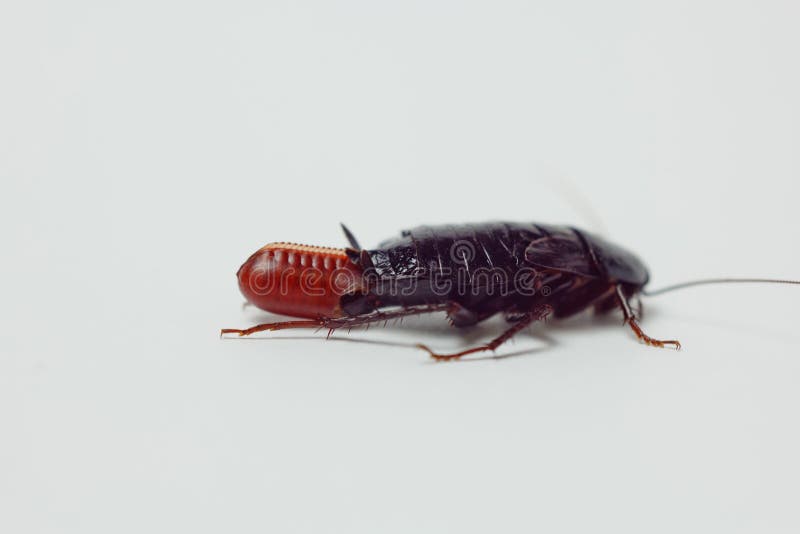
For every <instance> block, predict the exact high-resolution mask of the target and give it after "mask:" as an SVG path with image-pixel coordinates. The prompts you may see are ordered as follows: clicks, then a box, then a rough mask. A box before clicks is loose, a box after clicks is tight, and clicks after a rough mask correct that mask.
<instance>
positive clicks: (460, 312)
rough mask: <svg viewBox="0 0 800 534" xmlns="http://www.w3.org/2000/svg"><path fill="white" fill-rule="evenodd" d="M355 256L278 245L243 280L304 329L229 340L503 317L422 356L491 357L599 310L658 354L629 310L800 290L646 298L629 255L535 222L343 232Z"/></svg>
mask: <svg viewBox="0 0 800 534" xmlns="http://www.w3.org/2000/svg"><path fill="white" fill-rule="evenodd" d="M342 230H343V231H344V234H345V237H346V238H347V241H348V242H349V244H350V246H349V247H347V248H341V249H340V248H327V247H316V246H308V245H298V244H293V243H285V242H280V243H271V244H268V245H266V246H264V247H263V248H261V249H259V250H258V251H257V252H255V253H254V254H253V255H252V256H250V258H249V259H248V260H247V261H246V262H245V263H244V264H243V265H242V266H241V268H240V269H239V271H238V273H237V278H238V280H239V288H240V290H241V292H242V294H243V295H244V296H245V298H246V299H247V301H248V302H250V303H251V304H253V305H255V306H257V307H258V308H261V309H263V310H266V311H270V312H274V313H278V314H283V315H289V316H293V317H297V318H299V319H298V320H291V321H282V322H273V323H266V324H259V325H257V326H253V327H251V328H247V329H244V330H239V329H232V328H226V329H223V330H222V331H221V333H222V334H238V335H240V336H246V335H250V334H253V333H255V332H262V331H275V330H285V329H293V328H324V329H328V335H330V334H331V333H332V332H333V331H334V330H336V329H339V328H343V327H345V328H350V327H354V326H359V325H366V324H370V323H375V322H385V321H389V320H392V319H398V318H402V317H407V316H411V315H419V314H424V313H431V312H439V311H443V312H445V313H446V315H447V318H448V320H449V321H450V323H451V324H452V325H453V326H456V327H467V326H471V325H474V324H476V323H478V322H480V321H483V320H485V319H488V318H489V317H492V316H494V315H496V314H498V313H499V314H503V315H504V316H505V318H506V320H507V321H508V322H509V323H510V326H509V327H508V329H507V330H505V331H504V332H503V333H502V334H500V335H499V336H497V337H496V338H495V339H493V340H491V341H489V342H488V343H486V344H484V345H479V346H476V347H472V348H468V349H466V350H462V351H459V352H454V353H452V354H440V353H437V352H434V351H433V350H431V349H430V348H428V347H427V346H425V345H418V346H419V347H420V348H421V349H424V350H425V351H427V352H428V353H429V354H430V355H431V356H432V357H433V358H435V359H437V360H450V359H457V358H460V357H462V356H465V355H467V354H473V353H477V352H482V351H495V350H496V349H497V348H498V347H499V346H500V345H502V344H503V343H504V342H506V341H508V340H509V339H511V338H512V337H513V336H514V335H515V334H517V333H518V332H519V331H521V330H523V329H525V328H526V327H527V326H528V325H530V324H531V323H533V322H534V321H538V320H543V319H545V318H547V317H550V316H552V317H555V318H566V317H570V316H572V315H575V314H577V313H579V312H582V311H584V310H586V309H589V308H593V309H594V310H595V312H597V313H607V312H610V311H612V310H616V309H619V310H621V312H622V315H623V318H624V324H627V325H628V326H629V327H630V328H631V329H632V330H633V333H634V334H635V335H636V337H637V338H638V339H639V340H640V341H641V342H643V343H645V344H647V345H651V346H655V347H667V346H670V347H674V348H675V349H680V348H681V344H680V342H679V341H678V340H675V339H656V338H653V337H650V336H649V335H647V334H646V333H645V332H644V331H643V330H642V327H641V326H640V324H639V318H638V314H637V312H636V311H635V308H634V306H633V305H632V300H633V299H634V298H635V297H637V296H638V295H640V294H644V295H655V294H661V293H665V292H667V291H672V290H675V289H680V288H684V287H689V286H693V285H699V284H711V283H726V282H768V283H786V284H800V281H794V280H774V279H761V278H719V279H704V280H696V281H692V282H686V283H683V284H677V285H675V286H670V287H666V288H663V289H661V290H658V291H653V292H649V293H648V292H646V291H645V289H644V288H645V285H646V284H647V282H648V280H649V273H648V271H647V268H646V267H645V265H644V263H642V261H641V260H640V259H639V258H638V257H636V256H635V255H634V254H632V253H631V252H629V251H628V250H626V249H624V248H622V247H620V246H618V245H616V244H614V243H611V242H609V241H607V240H606V239H604V238H602V237H599V236H597V235H594V234H592V233H589V232H587V231H584V230H579V229H577V228H573V227H569V226H556V225H546V224H537V223H510V222H489V223H484V224H465V225H444V226H419V227H417V228H413V229H411V230H405V231H403V232H401V234H400V236H399V237H396V238H394V239H390V240H388V241H385V242H383V243H381V244H380V245H379V246H378V248H375V249H364V248H362V247H361V246H360V245H359V244H358V241H357V240H356V239H355V237H354V236H353V234H352V232H350V231H349V230H348V229H347V227H346V226H344V225H342Z"/></svg>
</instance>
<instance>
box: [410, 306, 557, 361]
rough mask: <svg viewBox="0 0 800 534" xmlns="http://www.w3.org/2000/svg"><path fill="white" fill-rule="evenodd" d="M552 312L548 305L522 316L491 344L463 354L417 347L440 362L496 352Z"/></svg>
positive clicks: (422, 346) (425, 346)
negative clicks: (516, 335)
mask: <svg viewBox="0 0 800 534" xmlns="http://www.w3.org/2000/svg"><path fill="white" fill-rule="evenodd" d="M552 311H553V308H551V307H550V306H548V305H543V306H540V307H538V308H536V309H535V310H533V311H531V312H528V313H525V314H523V315H522V316H520V317H519V320H517V321H516V322H515V323H514V324H512V325H511V327H510V328H509V329H508V330H506V331H505V332H503V333H502V334H500V335H499V336H497V337H496V338H494V339H493V340H491V341H490V342H489V343H486V344H485V345H480V346H478V347H473V348H471V349H466V350H462V351H461V352H454V353H452V354H439V353H437V352H433V351H432V350H431V349H430V348H428V346H427V345H423V344H422V343H419V344H418V345H417V347H419V348H421V349H422V350H424V351H426V352H427V353H428V354H430V356H431V358H433V359H434V360H439V361H445V360H457V359H458V358H461V357H462V356H466V355H467V354H475V353H476V352H485V351H487V350H490V351H492V352H494V351H495V350H497V348H498V347H499V346H500V345H502V344H503V343H505V342H506V341H508V340H509V339H511V338H512V337H514V335H515V334H517V332H519V331H521V330H524V329H525V328H527V327H528V325H530V324H531V323H532V322H534V321H538V320H541V319H544V318H545V317H547V316H548V315H549V314H550V313H552Z"/></svg>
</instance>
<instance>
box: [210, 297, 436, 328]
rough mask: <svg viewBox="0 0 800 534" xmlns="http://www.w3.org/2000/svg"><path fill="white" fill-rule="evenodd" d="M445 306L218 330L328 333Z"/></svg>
mask: <svg viewBox="0 0 800 534" xmlns="http://www.w3.org/2000/svg"><path fill="white" fill-rule="evenodd" d="M447 309H448V308H447V304H434V305H429V306H415V307H411V308H403V309H400V310H393V311H388V312H374V313H369V314H364V315H354V316H352V317H320V318H319V319H300V320H295V321H280V322H276V323H264V324H259V325H256V326H252V327H250V328H245V329H244V330H239V329H238V328H223V329H222V330H220V335H224V334H238V335H239V336H249V335H250V334H255V333H256V332H274V331H276V330H287V329H292V328H327V329H328V330H329V332H328V335H330V332H333V330H335V329H337V328H342V327H348V328H349V327H353V326H360V325H364V324H369V323H377V322H381V321H390V320H392V319H400V318H402V317H408V316H411V315H419V314H422V313H432V312H437V311H444V310H447Z"/></svg>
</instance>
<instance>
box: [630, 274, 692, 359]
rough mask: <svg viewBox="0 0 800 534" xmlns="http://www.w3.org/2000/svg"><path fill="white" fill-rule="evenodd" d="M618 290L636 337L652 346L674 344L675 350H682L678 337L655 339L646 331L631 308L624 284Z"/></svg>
mask: <svg viewBox="0 0 800 534" xmlns="http://www.w3.org/2000/svg"><path fill="white" fill-rule="evenodd" d="M616 292H617V299H618V300H619V305H620V308H622V314H623V315H624V316H625V322H626V323H627V324H628V325H629V326H630V327H631V330H633V333H634V334H636V337H638V338H639V340H641V341H642V342H644V343H645V344H646V345H650V346H651V347H661V348H664V347H666V346H667V345H672V346H673V347H675V350H681V342H680V341H678V340H677V339H663V340H662V339H654V338H652V337H650V336H648V335H647V334H645V333H644V331H643V330H642V327H641V326H639V322H638V320H637V318H636V314H634V313H633V311H632V310H631V306H630V303H629V302H628V299H627V298H626V297H625V294H624V293H623V292H622V286H620V285H617V286H616Z"/></svg>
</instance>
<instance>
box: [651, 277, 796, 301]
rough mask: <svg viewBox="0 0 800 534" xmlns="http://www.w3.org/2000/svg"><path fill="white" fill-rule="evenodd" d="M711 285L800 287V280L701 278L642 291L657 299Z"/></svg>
mask: <svg viewBox="0 0 800 534" xmlns="http://www.w3.org/2000/svg"><path fill="white" fill-rule="evenodd" d="M711 284H791V285H800V280H779V279H776V278H701V279H698V280H689V281H687V282H681V283H680V284H673V285H671V286H666V287H661V288H659V289H656V290H654V291H649V290H646V289H643V290H642V292H641V293H642V295H644V296H646V297H655V296H657V295H663V294H664V293H670V292H672V291H677V290H678V289H685V288H687V287H694V286H705V285H711Z"/></svg>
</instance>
